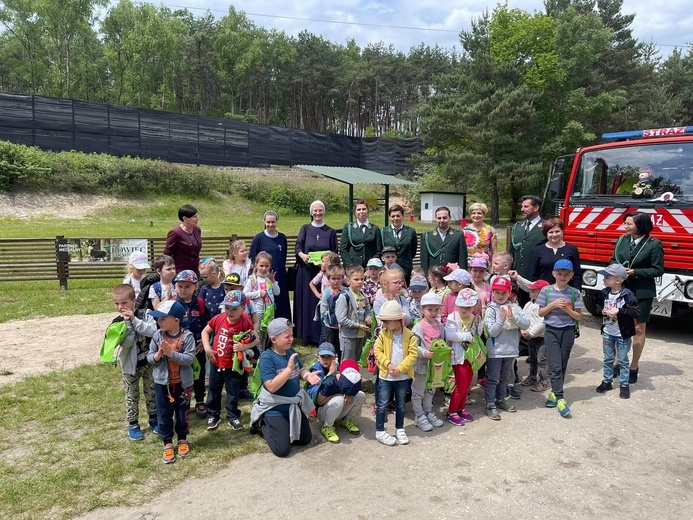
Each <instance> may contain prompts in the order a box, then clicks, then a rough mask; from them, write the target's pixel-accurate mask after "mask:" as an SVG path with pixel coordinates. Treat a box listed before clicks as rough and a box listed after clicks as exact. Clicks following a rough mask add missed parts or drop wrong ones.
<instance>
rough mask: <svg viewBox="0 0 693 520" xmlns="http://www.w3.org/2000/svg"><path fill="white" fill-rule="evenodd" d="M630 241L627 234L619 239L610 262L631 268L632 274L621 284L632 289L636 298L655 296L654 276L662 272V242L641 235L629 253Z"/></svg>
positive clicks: (660, 274)
mask: <svg viewBox="0 0 693 520" xmlns="http://www.w3.org/2000/svg"><path fill="white" fill-rule="evenodd" d="M630 242H631V240H630V238H629V237H628V236H627V235H624V237H621V239H619V241H618V243H617V244H616V248H615V249H614V256H613V257H611V263H618V264H621V265H623V266H624V267H626V269H633V275H632V276H629V277H628V280H626V281H625V283H624V284H623V285H624V286H625V287H628V289H630V290H631V291H633V293H634V294H635V297H636V298H638V299H641V298H654V297H655V296H657V290H656V286H655V278H658V277H660V276H662V275H663V274H664V248H663V247H662V243H661V242H660V241H659V240H658V239H656V238H654V237H651V236H646V237H643V239H642V240H641V241H640V243H639V244H638V245H637V246H636V247H635V250H634V251H633V253H632V254H631V252H630Z"/></svg>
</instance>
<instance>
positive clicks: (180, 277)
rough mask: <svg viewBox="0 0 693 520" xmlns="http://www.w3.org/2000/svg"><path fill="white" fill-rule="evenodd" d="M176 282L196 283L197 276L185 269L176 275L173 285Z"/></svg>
mask: <svg viewBox="0 0 693 520" xmlns="http://www.w3.org/2000/svg"><path fill="white" fill-rule="evenodd" d="M176 282H190V283H197V275H196V274H195V271H191V270H190V269H186V270H185V271H181V272H180V273H178V274H177V275H176V277H175V278H174V279H173V283H176Z"/></svg>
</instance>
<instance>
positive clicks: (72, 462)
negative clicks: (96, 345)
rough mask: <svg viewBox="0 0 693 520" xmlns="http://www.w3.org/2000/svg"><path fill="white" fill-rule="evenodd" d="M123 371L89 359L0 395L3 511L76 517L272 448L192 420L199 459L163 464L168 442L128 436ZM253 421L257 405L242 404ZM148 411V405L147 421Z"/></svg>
mask: <svg viewBox="0 0 693 520" xmlns="http://www.w3.org/2000/svg"><path fill="white" fill-rule="evenodd" d="M123 402H124V392H123V388H122V383H121V382H120V369H119V368H114V367H113V366H112V365H109V364H101V365H84V366H81V367H78V368H75V369H71V370H61V371H56V372H52V373H49V374H45V375H41V376H32V377H28V378H26V379H24V380H22V381H20V382H17V383H14V384H11V385H8V386H6V387H4V388H3V392H2V395H0V407H1V408H2V410H3V413H2V416H0V433H1V434H2V438H3V445H2V448H0V455H1V456H0V517H1V518H47V517H51V518H69V517H72V516H75V515H78V514H83V513H85V512H87V511H89V510H91V509H94V508H98V507H109V506H110V507H112V506H123V505H136V504H139V503H142V502H144V501H146V500H148V499H151V498H153V497H155V496H158V495H159V494H160V493H161V490H163V489H170V488H171V487H173V486H175V485H176V484H178V483H180V482H182V481H184V480H186V479H188V478H190V477H196V476H204V475H210V474H214V473H216V472H217V471H219V470H221V469H222V468H223V467H224V466H225V465H226V464H227V463H228V462H229V461H230V460H231V459H233V458H235V457H237V456H240V455H244V454H246V453H250V452H255V451H267V445H266V444H265V442H264V441H263V440H262V439H261V438H259V437H258V436H252V435H250V433H249V432H248V429H247V428H245V429H244V430H242V431H238V432H236V431H232V430H231V429H230V428H223V427H222V428H219V429H217V430H215V431H213V432H208V431H207V430H206V421H204V420H200V419H197V418H196V417H194V414H192V415H193V416H191V420H190V436H189V440H190V443H191V447H192V456H191V457H190V458H189V459H186V460H185V461H180V460H179V461H177V462H176V463H175V464H173V465H170V466H169V465H164V464H162V463H161V450H162V443H161V441H160V440H159V439H158V437H157V436H156V435H155V434H153V433H152V432H151V430H149V429H148V428H145V429H144V430H145V440H144V441H143V442H132V441H130V440H129V439H128V436H127V430H126V424H125V420H124V415H123ZM241 404H242V406H241V409H242V411H243V418H242V420H243V422H244V423H245V424H246V425H247V423H248V420H249V417H248V414H249V411H250V403H249V402H248V401H241ZM146 417H147V413H146V410H145V408H144V404H143V403H142V409H141V412H140V418H141V419H140V424H142V425H145V424H146V423H147V421H146Z"/></svg>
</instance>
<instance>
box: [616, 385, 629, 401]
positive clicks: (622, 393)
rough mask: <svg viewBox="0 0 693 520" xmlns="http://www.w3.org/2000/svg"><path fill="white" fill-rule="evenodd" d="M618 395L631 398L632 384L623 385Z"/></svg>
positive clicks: (622, 397)
mask: <svg viewBox="0 0 693 520" xmlns="http://www.w3.org/2000/svg"><path fill="white" fill-rule="evenodd" d="M618 396H619V397H620V398H621V399H630V386H628V385H622V386H621V390H620V392H619V395H618Z"/></svg>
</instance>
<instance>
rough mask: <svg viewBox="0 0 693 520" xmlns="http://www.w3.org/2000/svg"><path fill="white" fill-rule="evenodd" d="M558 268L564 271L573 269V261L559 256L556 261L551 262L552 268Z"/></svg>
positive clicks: (556, 269) (555, 269)
mask: <svg viewBox="0 0 693 520" xmlns="http://www.w3.org/2000/svg"><path fill="white" fill-rule="evenodd" d="M560 269H565V270H566V271H574V270H575V269H573V262H571V261H570V260H566V259H565V258H561V259H560V260H559V261H558V262H556V263H555V264H553V270H554V271H558V270H560Z"/></svg>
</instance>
